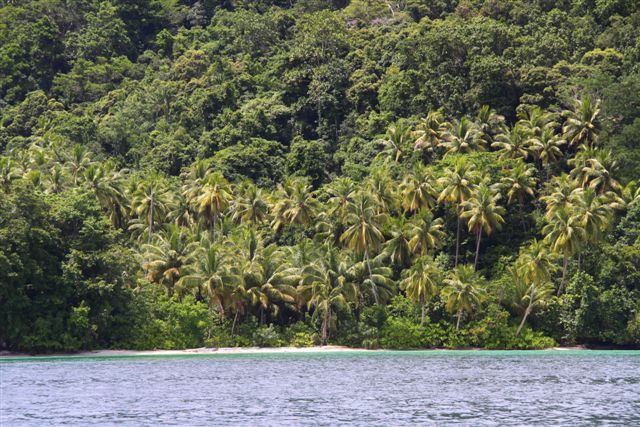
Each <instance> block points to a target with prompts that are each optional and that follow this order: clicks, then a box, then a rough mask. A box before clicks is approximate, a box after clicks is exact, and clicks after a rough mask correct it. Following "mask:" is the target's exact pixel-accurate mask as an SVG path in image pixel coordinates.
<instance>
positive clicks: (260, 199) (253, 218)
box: [231, 181, 269, 224]
mask: <svg viewBox="0 0 640 427" xmlns="http://www.w3.org/2000/svg"><path fill="white" fill-rule="evenodd" d="M237 190H238V191H237V192H236V199H235V200H233V202H232V203H231V211H232V218H233V220H234V221H236V222H251V223H253V224H259V223H261V222H263V221H264V220H265V219H266V218H267V215H268V214H269V205H268V202H267V198H266V197H265V196H264V194H263V192H262V189H260V188H258V186H256V185H255V184H254V183H252V182H250V181H245V182H243V183H242V184H240V186H239V187H238V189H237Z"/></svg>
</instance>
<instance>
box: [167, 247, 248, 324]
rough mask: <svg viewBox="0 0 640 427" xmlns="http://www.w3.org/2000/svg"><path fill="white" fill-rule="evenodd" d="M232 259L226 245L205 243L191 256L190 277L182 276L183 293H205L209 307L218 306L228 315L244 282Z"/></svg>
mask: <svg viewBox="0 0 640 427" xmlns="http://www.w3.org/2000/svg"><path fill="white" fill-rule="evenodd" d="M232 259H233V257H232V256H231V255H230V254H228V253H227V251H225V249H224V248H223V247H222V246H220V245H217V244H212V243H211V242H209V241H208V240H204V241H203V242H202V243H201V244H200V245H198V247H197V249H196V250H195V251H194V252H193V254H192V255H191V259H190V262H189V264H188V265H187V267H186V270H187V274H185V275H183V276H182V277H180V279H179V280H178V282H177V283H176V288H177V289H178V290H179V291H180V292H185V291H193V290H195V291H196V293H197V295H201V294H202V292H204V294H205V295H206V297H207V301H208V303H209V307H214V306H217V307H218V310H219V312H220V315H221V316H225V313H226V311H225V302H226V301H227V300H228V298H229V296H230V294H231V292H232V289H233V287H234V286H235V285H237V284H238V281H239V280H241V279H240V277H239V274H238V272H237V269H236V268H235V266H234V265H233V263H232V262H231V261H232Z"/></svg>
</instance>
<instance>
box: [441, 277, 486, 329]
mask: <svg viewBox="0 0 640 427" xmlns="http://www.w3.org/2000/svg"><path fill="white" fill-rule="evenodd" d="M480 283H481V280H480V277H479V276H478V275H477V273H476V272H475V271H474V270H473V268H472V267H471V266H470V265H460V266H458V267H456V268H455V269H453V270H451V271H450V272H449V275H448V276H447V277H446V278H445V279H444V284H445V285H446V286H445V287H444V288H443V289H442V295H443V297H444V299H445V300H446V304H445V307H446V309H447V311H448V312H449V313H451V314H453V313H455V314H456V318H457V321H456V330H458V329H460V320H461V319H462V316H463V315H464V314H468V315H471V314H473V312H474V310H475V309H476V308H477V307H478V306H479V305H480V302H481V301H482V299H483V297H484V294H485V290H484V288H482V287H481V286H480Z"/></svg>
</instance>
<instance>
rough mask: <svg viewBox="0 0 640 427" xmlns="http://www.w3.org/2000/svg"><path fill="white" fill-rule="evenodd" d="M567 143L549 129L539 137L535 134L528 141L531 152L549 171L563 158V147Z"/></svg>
mask: <svg viewBox="0 0 640 427" xmlns="http://www.w3.org/2000/svg"><path fill="white" fill-rule="evenodd" d="M566 143H567V141H566V140H564V139H563V138H562V137H561V136H559V135H556V134H555V132H554V131H553V129H549V128H547V129H544V130H543V131H542V133H541V134H539V135H537V134H533V135H532V136H530V137H529V140H528V141H527V145H528V146H529V150H530V151H532V152H533V153H534V156H535V157H536V158H537V159H538V160H539V161H540V163H542V165H543V166H544V167H545V168H547V170H548V169H549V168H550V167H551V166H552V165H554V164H555V163H557V162H558V161H559V160H560V159H561V158H562V156H563V153H562V148H561V147H562V146H563V145H565V144H566Z"/></svg>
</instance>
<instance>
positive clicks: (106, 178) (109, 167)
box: [82, 161, 127, 228]
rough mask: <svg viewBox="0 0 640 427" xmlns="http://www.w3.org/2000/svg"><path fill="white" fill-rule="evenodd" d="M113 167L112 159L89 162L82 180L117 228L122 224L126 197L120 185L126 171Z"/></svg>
mask: <svg viewBox="0 0 640 427" xmlns="http://www.w3.org/2000/svg"><path fill="white" fill-rule="evenodd" d="M115 169H116V166H115V164H114V163H113V162H112V161H107V162H105V163H103V164H100V165H98V164H97V163H94V164H91V165H89V166H88V167H87V168H86V169H85V170H84V171H83V172H82V181H83V183H84V185H85V186H86V187H87V188H89V189H90V190H91V191H92V192H93V194H94V195H95V197H96V200H97V201H98V204H99V205H100V206H101V207H102V209H104V210H105V211H106V212H108V213H109V218H110V219H111V224H112V225H113V226H114V227H116V228H118V227H122V226H123V225H124V216H125V209H126V205H127V199H126V197H125V195H124V193H123V191H122V189H121V188H120V185H121V180H122V179H123V177H124V175H125V174H126V173H127V171H126V170H122V171H116V170H115Z"/></svg>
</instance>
